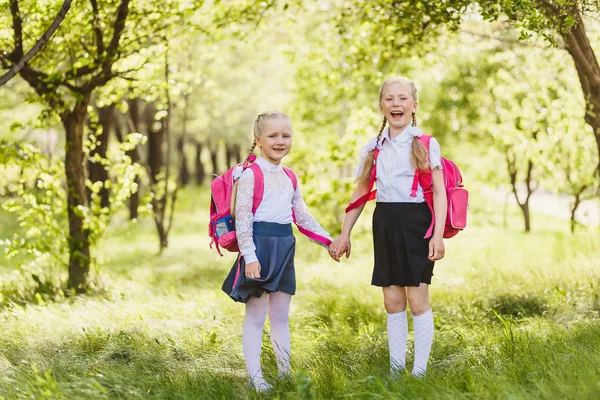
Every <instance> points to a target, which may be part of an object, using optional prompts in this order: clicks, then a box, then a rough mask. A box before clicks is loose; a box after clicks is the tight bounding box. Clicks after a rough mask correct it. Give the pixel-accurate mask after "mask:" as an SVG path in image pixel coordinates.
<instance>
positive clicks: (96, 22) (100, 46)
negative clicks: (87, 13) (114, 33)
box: [90, 0, 104, 60]
mask: <svg viewBox="0 0 600 400" xmlns="http://www.w3.org/2000/svg"><path fill="white" fill-rule="evenodd" d="M90 2H91V3H92V10H94V16H93V20H92V26H93V29H94V34H95V35H96V47H97V50H98V58H97V59H98V60H101V59H102V56H103V55H104V38H103V36H102V28H100V12H99V11H98V0H90Z"/></svg>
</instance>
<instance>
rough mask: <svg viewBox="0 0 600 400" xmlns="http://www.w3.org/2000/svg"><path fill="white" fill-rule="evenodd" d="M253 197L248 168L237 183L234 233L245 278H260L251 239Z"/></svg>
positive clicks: (252, 185) (251, 178) (250, 171)
mask: <svg viewBox="0 0 600 400" xmlns="http://www.w3.org/2000/svg"><path fill="white" fill-rule="evenodd" d="M253 197H254V172H252V170H251V169H250V168H248V169H246V170H244V172H243V173H242V176H241V177H240V180H239V182H238V190H237V194H236V200H235V232H236V236H237V241H238V246H239V248H240V253H242V256H244V261H245V262H246V276H249V277H251V278H256V279H259V278H260V264H259V263H258V258H257V257H256V246H255V245H254V239H253V229H252V227H253V223H254V215H253V214H252V198H253Z"/></svg>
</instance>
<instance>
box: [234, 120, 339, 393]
mask: <svg viewBox="0 0 600 400" xmlns="http://www.w3.org/2000/svg"><path fill="white" fill-rule="evenodd" d="M256 146H258V148H259V149H260V157H258V159H257V160H256V161H255V162H254V163H253V165H252V167H251V168H250V167H248V168H246V169H244V170H243V172H242V174H241V177H240V178H239V180H238V181H237V183H236V184H237V185H238V188H237V192H235V191H234V193H235V194H234V195H233V196H232V197H233V199H234V203H235V204H234V205H232V207H231V209H232V211H233V210H235V228H236V234H237V240H238V245H239V248H240V255H239V257H238V260H237V261H236V262H235V264H234V265H233V267H232V269H231V271H230V273H229V275H228V276H227V278H226V279H225V282H224V283H223V287H222V289H223V291H225V293H227V294H228V295H229V296H230V297H231V298H232V299H233V300H235V301H239V302H243V303H246V319H245V322H244V331H243V340H242V341H243V350H244V357H245V359H246V367H247V369H248V375H249V379H250V384H251V386H252V387H253V388H254V389H255V390H256V391H268V390H269V389H270V388H271V386H270V385H269V384H268V383H267V382H266V381H265V379H264V377H263V374H262V370H261V366H260V353H261V345H262V330H263V325H264V323H265V319H266V316H267V313H268V315H269V320H270V322H271V332H270V333H271V344H272V345H273V350H274V352H275V356H276V359H277V367H278V370H279V374H280V375H286V374H289V373H290V332H289V326H288V313H289V307H290V302H291V300H292V295H293V294H295V293H296V276H295V269H294V252H295V243H296V240H295V238H294V236H293V234H292V225H291V223H292V221H294V222H295V223H296V224H297V225H298V228H299V230H300V232H302V233H304V234H305V235H307V236H308V237H309V238H311V239H312V240H313V241H315V242H317V243H319V244H321V245H323V246H325V247H327V246H329V244H331V237H330V236H329V234H328V233H327V232H326V231H325V230H324V229H323V228H322V227H321V225H319V223H318V222H317V221H316V220H315V219H314V218H313V217H312V216H311V215H310V214H309V213H308V209H307V207H306V204H305V203H304V200H303V199H302V194H301V192H300V187H299V186H298V183H297V179H296V176H295V174H294V172H293V171H292V170H290V169H289V168H286V167H283V166H282V165H281V160H282V159H283V158H284V157H285V156H286V155H287V154H288V153H289V152H290V149H291V147H292V125H291V121H290V118H289V117H288V116H287V115H286V114H284V113H281V112H277V111H273V112H266V113H263V114H260V115H259V116H258V117H257V118H256V121H255V123H254V142H253V144H252V148H251V149H250V152H249V154H248V157H247V158H246V163H247V162H248V161H249V158H250V155H251V154H252V151H253V150H254V148H255V147H256ZM260 178H262V180H261V181H260V182H263V183H264V193H263V197H262V201H261V202H260V205H259V206H258V208H256V210H255V211H254V212H253V210H252V205H253V196H254V193H255V192H254V186H255V184H259V179H260Z"/></svg>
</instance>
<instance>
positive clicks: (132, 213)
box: [0, 0, 600, 399]
mask: <svg viewBox="0 0 600 400" xmlns="http://www.w3.org/2000/svg"><path fill="white" fill-rule="evenodd" d="M49 28H50V29H51V30H52V29H54V28H56V29H55V30H54V31H52V32H47V31H48V29H49ZM45 32H47V33H48V34H47V35H44V33H45ZM50 33H52V35H50ZM40 38H41V41H42V42H44V41H45V42H46V43H45V45H44V46H41V44H42V43H41V42H40V43H39V44H40V46H37V45H36V43H37V41H38V39H40ZM599 40H600V11H599V9H598V5H597V3H596V2H594V1H573V0H535V1H529V2H521V1H507V0H493V1H487V2H475V1H464V0H458V1H452V2H448V1H435V0H434V1H413V0H406V1H400V0H377V1H366V2H365V1H359V0H322V1H316V0H314V1H313V0H311V1H299V0H295V1H293V0H289V1H277V0H265V1H255V0H229V1H226V0H222V1H218V0H205V1H202V0H165V1H161V2H154V3H151V2H146V1H141V0H137V1H136V0H89V1H87V0H74V1H62V0H60V1H59V0H37V1H35V0H0V68H1V69H0V73H2V74H4V75H3V76H2V78H0V82H2V86H1V87H0V146H1V147H0V160H1V163H0V250H2V251H1V252H0V326H1V330H2V333H0V398H2V399H216V398H224V399H229V398H282V399H284V398H285V399H313V398H315V399H331V398H364V399H373V398H381V399H395V398H437V399H441V398H444V399H451V398H452V399H454V398H462V399H471V398H473V399H475V398H477V399H479V398H490V399H500V398H502V399H505V398H511V399H513V398H514V399H521V398H523V399H525V398H545V399H556V398H573V399H575V398H577V399H584V398H589V399H595V398H598V397H600V339H599V338H600V294H599V292H600V263H599V261H598V260H599V258H600V201H599V187H600V179H599V176H600V170H599V168H598V166H599V165H600V162H599V160H600V154H599V151H598V149H599V147H600V115H596V110H597V108H598V107H600V67H599V65H598V61H597V57H596V56H595V51H597V50H598V48H599V46H600V42H599ZM31 48H34V49H35V50H38V51H37V53H36V54H35V55H32V57H31V58H30V59H28V62H25V63H22V62H21V61H22V60H23V58H24V57H26V54H27V52H28V51H29V49H31ZM18 67H21V69H20V70H19V71H18V73H17V74H16V76H15V73H16V72H17V71H16V69H17V68H18ZM395 75H404V76H408V77H410V78H411V79H413V80H414V81H415V82H416V84H417V87H418V90H419V111H418V114H417V117H418V120H419V126H421V127H422V128H423V130H424V131H425V132H427V133H430V134H432V135H434V136H435V137H436V138H437V139H438V140H439V141H440V143H441V147H442V154H443V155H444V156H446V157H448V158H450V159H452V160H454V161H455V162H456V163H457V164H458V165H459V167H460V168H461V171H462V173H463V179H464V183H465V185H466V187H467V189H468V190H469V192H470V208H469V222H468V226H467V229H466V230H465V231H464V232H461V233H460V234H459V235H458V236H456V237H455V238H453V239H450V240H447V241H446V249H447V250H446V254H447V255H446V257H445V258H444V260H442V261H441V262H438V263H436V269H435V276H434V281H433V284H432V287H431V297H432V306H433V310H434V315H435V328H436V335H435V337H434V344H433V350H432V357H431V360H430V367H429V370H428V375H427V377H425V378H424V379H420V380H418V379H415V378H413V377H411V376H410V375H409V374H407V375H406V376H401V377H400V378H398V379H395V380H392V379H390V378H389V376H388V371H389V364H388V354H387V337H386V332H385V311H384V309H383V304H382V295H381V293H380V290H379V289H377V288H375V287H371V286H370V285H369V282H370V274H371V269H372V243H371V240H372V238H371V234H370V218H371V214H372V211H373V207H374V205H373V204H370V205H368V206H367V207H366V209H365V211H364V212H363V215H362V216H361V219H360V220H359V222H358V224H357V227H356V228H355V230H354V232H353V236H352V240H353V250H352V257H351V258H350V259H349V260H343V261H342V262H341V263H340V264H337V263H335V262H333V261H332V260H331V259H329V257H328V255H327V252H326V251H325V250H324V249H322V248H320V247H317V246H316V245H314V244H313V243H311V242H309V241H308V240H306V239H305V238H303V237H301V236H300V235H298V234H297V238H298V247H297V259H296V266H297V274H298V292H297V295H296V296H295V297H294V300H293V302H292V311H291V317H290V324H291V340H292V364H293V376H291V377H288V378H285V379H279V378H277V376H276V365H275V359H274V354H273V351H272V349H271V347H270V343H269V340H268V335H267V332H268V324H267V325H266V326H265V335H264V350H263V356H262V359H263V364H264V367H263V368H264V370H265V373H266V376H267V378H268V380H270V381H271V382H273V383H275V389H274V390H273V391H272V392H271V393H269V394H266V395H257V394H255V393H251V392H249V391H248V387H247V379H246V375H245V366H244V361H243V356H242V352H241V331H242V323H243V315H244V307H243V305H241V304H237V303H234V302H233V301H231V300H230V299H229V298H228V297H227V296H226V295H225V294H224V293H223V292H221V291H220V285H221V282H222V280H223V279H224V277H225V276H226V274H227V272H228V270H229V268H230V266H231V264H232V262H233V260H234V258H235V255H234V254H231V253H227V254H225V255H224V257H219V256H218V255H217V254H216V252H215V251H214V249H213V250H211V249H209V247H208V244H209V238H208V236H207V224H208V209H209V202H210V193H209V184H210V182H211V180H212V178H213V175H215V174H219V173H222V172H224V171H225V170H226V169H227V168H229V167H230V166H232V165H234V164H235V163H236V162H239V161H240V160H242V159H243V158H244V157H245V155H246V154H247V151H248V148H249V147H250V144H251V140H252V137H251V131H252V125H253V121H254V119H255V118H256V115H257V114H258V113H260V112H262V111H265V110H270V109H277V110H282V111H284V112H286V113H288V114H289V115H290V116H291V118H292V122H293V128H294V145H293V149H292V151H291V153H290V155H289V156H287V157H286V159H285V160H284V161H285V164H286V165H288V166H290V167H292V168H293V169H294V170H295V171H296V172H297V174H298V176H299V179H300V184H301V188H302V191H303V194H304V197H305V200H306V201H307V203H308V205H309V208H310V210H311V212H312V214H313V215H315V216H316V217H317V219H318V220H319V221H320V222H321V223H322V225H323V226H324V227H326V229H328V230H329V231H330V232H331V233H332V235H336V234H337V233H339V229H340V226H341V220H342V218H343V215H344V214H343V213H344V208H345V205H346V204H347V202H348V200H349V198H350V195H351V192H352V190H353V176H354V175H353V174H354V170H355V168H356V164H357V160H358V150H359V148H360V147H361V146H362V145H363V144H365V143H366V142H367V141H368V140H369V138H371V137H373V136H374V135H376V133H377V130H378V128H379V126H380V124H381V120H380V118H381V117H380V115H379V112H378V90H379V86H380V84H381V83H382V81H383V80H384V79H385V78H387V77H391V76H395ZM409 343H412V341H411V338H410V336H409ZM411 355H412V352H411V350H410V349H409V357H408V359H409V366H410V361H411V359H412V356H411Z"/></svg>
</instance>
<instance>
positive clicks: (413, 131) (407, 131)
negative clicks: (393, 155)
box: [381, 122, 423, 144]
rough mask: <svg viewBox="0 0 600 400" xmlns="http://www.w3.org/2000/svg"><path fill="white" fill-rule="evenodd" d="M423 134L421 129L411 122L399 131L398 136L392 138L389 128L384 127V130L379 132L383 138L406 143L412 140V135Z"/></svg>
mask: <svg viewBox="0 0 600 400" xmlns="http://www.w3.org/2000/svg"><path fill="white" fill-rule="evenodd" d="M422 135H423V131H422V130H421V129H420V128H418V127H416V126H415V127H413V126H412V122H411V123H410V124H409V125H408V126H407V127H406V128H404V129H403V130H402V132H400V134H399V135H398V136H396V137H395V138H393V139H390V128H389V127H388V128H385V131H383V133H382V134H381V136H382V138H383V139H387V140H389V141H390V142H395V143H398V144H400V143H408V142H411V141H412V140H413V138H414V137H420V136H422Z"/></svg>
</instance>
